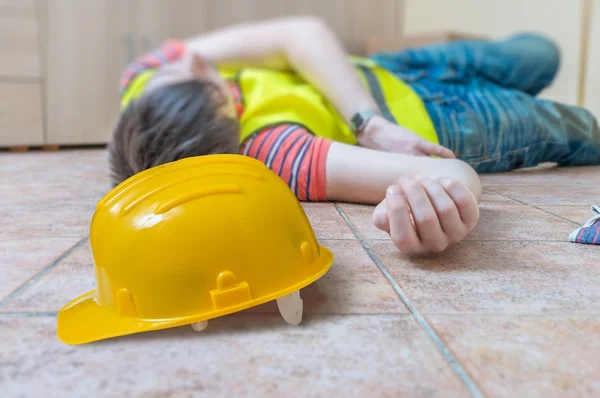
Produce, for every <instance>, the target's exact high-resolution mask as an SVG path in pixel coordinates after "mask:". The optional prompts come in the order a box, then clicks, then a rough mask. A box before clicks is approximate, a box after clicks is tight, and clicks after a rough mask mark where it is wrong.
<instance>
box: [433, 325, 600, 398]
mask: <svg viewBox="0 0 600 398" xmlns="http://www.w3.org/2000/svg"><path fill="white" fill-rule="evenodd" d="M429 319H430V321H431V322H432V324H433V326H434V328H435V329H436V330H437V331H438V333H439V334H440V335H441V337H442V339H443V340H444V341H445V342H446V343H447V344H448V345H449V346H450V349H451V350H452V352H454V353H455V354H456V356H457V359H458V360H459V361H460V362H461V363H462V364H463V366H464V367H465V369H466V371H467V372H468V373H469V374H470V375H471V376H472V377H473V378H474V379H475V381H476V382H477V383H478V384H479V386H480V387H481V389H482V390H483V392H484V394H486V395H488V396H491V397H510V398H512V397H590V398H591V397H598V396H600V379H599V378H598V375H599V374H600V360H598V349H597V348H596V349H595V348H593V347H594V346H595V345H594V344H593V343H592V342H593V341H596V340H597V336H598V334H599V333H600V318H598V317H594V318H578V317H577V318H554V319H552V318H546V317H538V318H536V317H475V316H473V317H462V318H461V317H454V316H432V317H429Z"/></svg>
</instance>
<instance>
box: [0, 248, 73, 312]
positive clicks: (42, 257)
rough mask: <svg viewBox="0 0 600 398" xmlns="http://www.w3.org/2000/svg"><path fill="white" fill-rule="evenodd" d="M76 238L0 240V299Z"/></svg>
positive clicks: (60, 253)
mask: <svg viewBox="0 0 600 398" xmlns="http://www.w3.org/2000/svg"><path fill="white" fill-rule="evenodd" d="M80 239H81V238H63V239H54V238H43V239H39V238H38V239H22V240H18V239H13V240H4V241H2V240H0V301H2V300H3V299H5V298H6V297H7V296H8V295H10V294H11V293H12V292H13V291H15V290H16V289H18V288H19V287H20V286H22V285H23V284H24V283H26V282H27V281H28V280H29V279H31V278H32V277H33V276H35V275H36V274H37V273H38V272H40V271H41V270H43V269H44V268H45V267H47V266H48V265H50V264H51V263H52V262H53V261H54V260H56V259H58V258H59V257H60V256H61V255H62V254H63V253H65V252H66V251H67V250H69V249H70V248H71V247H72V246H73V245H75V244H76V243H77V242H78V241H79V240H80ZM0 310H2V309H1V307H0Z"/></svg>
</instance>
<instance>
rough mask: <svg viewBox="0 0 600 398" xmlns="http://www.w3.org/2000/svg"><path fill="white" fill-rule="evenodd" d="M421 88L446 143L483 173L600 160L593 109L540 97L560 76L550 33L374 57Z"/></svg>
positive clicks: (419, 93)
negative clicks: (549, 37) (551, 163)
mask: <svg viewBox="0 0 600 398" xmlns="http://www.w3.org/2000/svg"><path fill="white" fill-rule="evenodd" d="M373 59H374V60H375V61H377V62H378V63H379V64H380V65H382V66H383V67H385V68H387V69H389V70H390V71H392V72H394V73H395V74H396V75H397V76H398V77H400V78H401V79H402V80H403V81H405V82H407V83H408V84H410V86H411V87H412V88H413V89H414V90H415V91H416V92H417V94H418V95H419V96H420V97H421V98H422V100H423V101H424V103H425V107H426V108H427V111H428V112H429V115H430V117H431V119H432V121H433V124H434V126H435V128H436V131H437V134H438V137H439V140H440V144H441V145H443V146H445V147H447V148H450V149H451V150H452V151H454V153H455V154H456V155H457V157H458V158H460V159H463V160H464V161H466V162H468V163H469V164H471V165H472V166H473V167H474V168H475V169H476V170H477V171H478V172H500V171H507V170H512V169H516V168H520V167H531V166H535V165H537V164H539V163H542V162H555V163H558V164H560V165H565V166H576V165H592V164H600V129H599V127H598V123H597V121H596V119H595V118H594V116H593V115H592V114H591V113H590V112H589V111H587V110H585V109H583V108H580V107H576V106H570V105H564V104H560V103H556V102H552V101H547V100H542V99H539V98H536V97H535V96H536V95H537V94H538V93H539V92H540V91H542V90H543V89H544V88H546V87H547V86H548V85H550V83H551V82H552V80H553V79H554V76H555V75H556V72H557V70H558V67H559V62H560V54H559V51H558V49H557V48H556V46H555V45H554V44H553V43H552V42H551V41H549V40H548V39H546V38H544V37H541V36H536V35H532V34H521V35H517V36H513V37H510V38H507V39H505V40H498V41H477V40H474V41H458V42H452V43H448V44H441V45H434V46H429V47H424V48H415V49H407V50H404V51H401V52H398V53H382V54H377V55H375V56H373Z"/></svg>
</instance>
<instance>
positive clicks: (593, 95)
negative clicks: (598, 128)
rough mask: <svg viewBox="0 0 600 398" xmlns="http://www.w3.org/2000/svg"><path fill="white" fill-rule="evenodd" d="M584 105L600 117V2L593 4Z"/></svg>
mask: <svg viewBox="0 0 600 398" xmlns="http://www.w3.org/2000/svg"><path fill="white" fill-rule="evenodd" d="M591 11H592V15H591V18H590V34H589V40H588V56H587V63H586V71H587V72H586V79H585V84H584V88H583V89H584V92H583V93H584V97H583V98H584V100H583V105H584V106H585V107H586V108H588V109H589V110H591V111H592V112H593V113H594V115H596V117H600V67H599V66H600V0H594V1H593V2H592V10H591Z"/></svg>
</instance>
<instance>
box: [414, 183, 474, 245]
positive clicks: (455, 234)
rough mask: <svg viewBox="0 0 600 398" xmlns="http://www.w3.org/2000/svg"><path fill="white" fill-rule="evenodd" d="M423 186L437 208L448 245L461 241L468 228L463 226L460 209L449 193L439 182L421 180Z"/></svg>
mask: <svg viewBox="0 0 600 398" xmlns="http://www.w3.org/2000/svg"><path fill="white" fill-rule="evenodd" d="M421 185H423V188H425V191H426V192H427V196H428V197H429V200H431V203H432V204H433V207H434V208H435V212H436V214H437V215H438V219H439V221H440V225H441V226H442V230H443V231H444V234H445V235H446V238H447V239H448V243H450V244H452V243H457V242H459V241H461V240H462V239H463V238H464V237H465V235H466V234H467V231H466V229H467V228H466V226H465V224H463V221H462V219H461V217H460V213H459V211H458V208H457V207H456V204H454V201H453V200H452V198H451V197H450V195H449V194H448V192H446V190H444V187H442V185H441V184H440V182H439V181H435V180H430V179H428V178H425V179H423V180H421Z"/></svg>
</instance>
